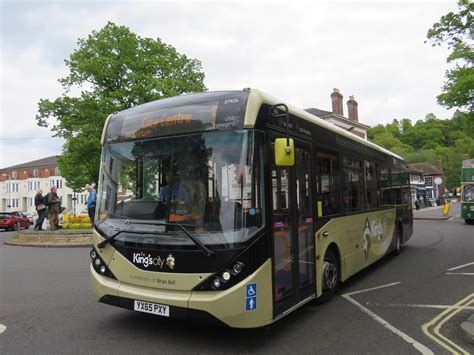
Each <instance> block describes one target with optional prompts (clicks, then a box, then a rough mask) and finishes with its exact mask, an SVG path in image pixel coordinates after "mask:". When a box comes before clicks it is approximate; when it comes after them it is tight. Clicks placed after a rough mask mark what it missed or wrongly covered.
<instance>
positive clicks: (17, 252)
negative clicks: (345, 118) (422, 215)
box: [0, 210, 474, 354]
mask: <svg viewBox="0 0 474 355" xmlns="http://www.w3.org/2000/svg"><path fill="white" fill-rule="evenodd" d="M452 211H454V210H452ZM451 215H452V216H455V213H453V212H452V214H451ZM8 235H11V233H7V232H0V242H1V241H2V239H5V238H6V237H7V236H8ZM473 250H474V226H470V225H466V224H464V223H463V222H462V221H460V220H459V218H457V219H456V217H454V218H452V219H449V220H442V221H437V220H417V221H415V234H414V235H413V237H412V239H411V240H410V241H409V242H408V243H407V244H406V245H405V246H404V248H403V250H402V253H401V255H399V256H391V255H390V256H387V257H385V258H384V259H383V260H381V261H379V262H377V263H376V264H375V265H373V266H371V267H370V268H368V269H367V270H365V271H363V272H361V273H359V274H358V275H356V276H355V277H353V278H351V279H350V280H349V281H348V282H346V283H345V284H344V285H343V287H342V289H341V290H340V292H339V294H338V295H337V296H336V297H335V298H334V299H333V300H332V301H331V302H329V303H327V304H324V305H320V306H318V305H316V304H315V303H309V304H306V305H305V306H303V307H302V308H300V309H298V310H297V311H295V312H293V313H292V314H290V315H289V316H287V317H286V318H284V319H282V320H280V321H278V322H277V323H275V324H273V325H272V326H270V327H268V328H266V329H253V330H235V329H229V328H214V327H208V326H203V325H201V324H192V323H182V322H177V321H173V320H164V319H162V318H158V317H155V316H152V315H147V314H142V313H136V312H132V311H128V310H123V309H119V308H115V307H111V306H108V305H104V304H99V303H97V302H96V301H95V299H94V296H93V295H92V292H91V289H90V285H89V263H90V259H89V255H88V253H89V249H88V248H71V249H68V248H31V247H15V246H7V245H4V244H2V243H0V353H2V354H70V353H75V354H76V353H87V354H89V353H116V354H126V353H146V354H147V353H185V352H186V353H222V352H228V353H247V352H259V353H278V354H290V353H321V354H329V353H331V354H341V353H351V354H361V353H382V352H384V353H390V354H392V353H404V354H405V353H406V354H417V353H420V352H422V353H428V354H429V352H430V351H432V352H433V353H436V354H449V353H450V352H449V350H448V349H447V348H446V345H447V344H448V345H449V343H448V342H447V341H445V340H443V338H441V337H438V336H437V334H436V329H437V327H439V331H438V333H439V334H440V335H442V336H443V337H444V338H445V339H448V340H449V341H450V342H451V343H452V344H455V345H456V346H459V347H460V348H461V349H463V350H464V351H467V352H471V353H473V352H474V345H472V344H469V343H467V342H465V341H464V340H463V339H462V338H461V337H460V335H459V324H460V322H461V321H462V320H464V319H466V318H467V317H468V316H469V315H470V314H472V313H474V253H473V252H472V251H473ZM357 291H363V292H359V293H355V294H354V293H353V292H357ZM470 296H471V297H472V303H469V302H470V298H469V297H470ZM463 300H465V301H464V303H459V302H460V301H463ZM456 304H457V305H456ZM443 312H444V313H445V314H444V315H441V316H439V315H440V314H442V313H443ZM454 312H456V313H454ZM453 313H454V314H453ZM441 323H442V324H441ZM423 325H428V326H427V327H425V328H426V329H425V330H426V331H424V330H423V328H422V327H423ZM430 335H431V336H430ZM450 346H452V345H450Z"/></svg>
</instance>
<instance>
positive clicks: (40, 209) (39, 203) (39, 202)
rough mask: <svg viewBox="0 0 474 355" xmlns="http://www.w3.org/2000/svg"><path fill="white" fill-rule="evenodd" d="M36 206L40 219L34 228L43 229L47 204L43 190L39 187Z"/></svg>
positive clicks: (36, 229)
mask: <svg viewBox="0 0 474 355" xmlns="http://www.w3.org/2000/svg"><path fill="white" fill-rule="evenodd" d="M35 208H36V212H38V219H37V220H36V223H35V227H34V230H35V231H38V230H40V231H41V230H43V222H44V216H45V214H46V205H45V203H44V197H43V190H41V189H38V191H36V195H35Z"/></svg>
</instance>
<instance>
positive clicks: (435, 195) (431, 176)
mask: <svg viewBox="0 0 474 355" xmlns="http://www.w3.org/2000/svg"><path fill="white" fill-rule="evenodd" d="M408 168H409V169H410V171H412V170H414V171H418V172H419V173H421V174H423V179H424V181H425V185H426V200H427V201H428V202H429V204H431V205H435V204H436V201H437V200H438V199H441V200H442V199H443V197H444V193H445V177H444V174H443V171H442V170H441V169H440V168H438V167H436V166H434V165H432V164H429V163H413V164H408Z"/></svg>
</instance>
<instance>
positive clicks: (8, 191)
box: [0, 155, 87, 213]
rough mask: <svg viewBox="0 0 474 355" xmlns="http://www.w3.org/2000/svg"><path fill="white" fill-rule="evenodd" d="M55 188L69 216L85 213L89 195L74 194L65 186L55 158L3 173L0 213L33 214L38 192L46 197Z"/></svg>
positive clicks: (17, 167)
mask: <svg viewBox="0 0 474 355" xmlns="http://www.w3.org/2000/svg"><path fill="white" fill-rule="evenodd" d="M52 186H56V188H57V193H58V196H59V198H60V199H61V200H62V207H65V208H66V212H67V213H74V212H76V213H80V212H82V211H84V210H86V207H85V202H86V199H87V191H83V192H81V193H75V192H74V191H72V189H71V188H69V187H68V186H67V185H66V181H65V180H64V178H63V177H62V176H61V172H60V171H59V168H58V165H57V156H56V155H53V156H50V157H46V158H43V159H38V160H33V161H30V162H27V163H23V164H18V165H14V166H10V167H7V168H3V169H0V210H1V211H24V212H30V213H34V212H35V203H34V200H35V195H36V191H37V190H38V189H42V190H43V194H44V195H45V194H46V193H48V192H49V190H50V189H51V187H52Z"/></svg>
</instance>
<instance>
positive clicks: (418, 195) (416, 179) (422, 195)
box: [409, 166, 430, 208]
mask: <svg viewBox="0 0 474 355" xmlns="http://www.w3.org/2000/svg"><path fill="white" fill-rule="evenodd" d="M409 172H410V189H411V203H412V206H413V207H415V201H417V200H418V201H419V203H420V208H423V207H427V206H429V205H430V202H429V201H428V199H427V197H426V184H425V179H424V177H423V171H421V170H420V169H417V168H415V167H410V166H409Z"/></svg>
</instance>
